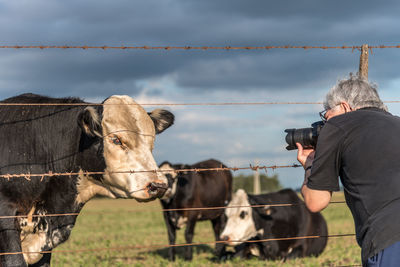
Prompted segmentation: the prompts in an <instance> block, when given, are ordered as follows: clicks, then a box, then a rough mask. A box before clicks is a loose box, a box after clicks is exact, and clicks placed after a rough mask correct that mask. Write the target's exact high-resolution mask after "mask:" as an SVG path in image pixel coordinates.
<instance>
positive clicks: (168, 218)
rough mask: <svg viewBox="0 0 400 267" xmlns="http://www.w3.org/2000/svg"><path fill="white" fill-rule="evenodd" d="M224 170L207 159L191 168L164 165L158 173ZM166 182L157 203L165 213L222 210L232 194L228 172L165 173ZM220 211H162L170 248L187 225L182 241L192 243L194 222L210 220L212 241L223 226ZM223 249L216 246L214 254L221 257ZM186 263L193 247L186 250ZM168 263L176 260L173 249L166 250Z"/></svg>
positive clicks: (166, 163) (216, 237) (229, 173)
mask: <svg viewBox="0 0 400 267" xmlns="http://www.w3.org/2000/svg"><path fill="white" fill-rule="evenodd" d="M218 167H225V166H224V165H223V164H222V163H221V162H219V161H217V160H214V159H210V160H206V161H202V162H199V163H196V164H193V165H182V164H176V165H171V164H170V163H168V162H164V163H162V164H161V165H160V169H161V170H170V169H208V168H218ZM165 174H166V176H167V179H168V189H167V192H166V193H165V195H164V196H163V197H162V198H161V199H160V200H161V205H162V207H163V208H164V209H182V208H199V207H222V206H226V205H227V204H228V202H229V201H230V199H231V194H232V174H231V172H230V171H218V172H217V171H202V172H179V173H174V172H171V173H168V172H167V173H165ZM223 213H224V210H223V209H214V210H183V211H165V212H164V220H165V223H166V225H167V230H168V239H169V243H170V244H171V245H173V244H175V236H176V230H177V229H180V228H182V227H183V226H184V225H186V229H185V239H186V242H187V243H191V242H192V240H193V235H194V228H195V225H196V222H197V221H204V220H210V221H211V223H212V226H213V230H214V235H215V239H216V240H219V235H220V233H221V230H222V229H223V226H224V221H223V220H222V219H223V216H222V215H223ZM224 249H225V245H223V244H217V245H216V254H217V256H221V255H222V254H223V253H224ZM184 257H185V260H191V259H192V246H187V247H185V255H184ZM169 260H171V261H173V260H175V249H174V247H170V248H169Z"/></svg>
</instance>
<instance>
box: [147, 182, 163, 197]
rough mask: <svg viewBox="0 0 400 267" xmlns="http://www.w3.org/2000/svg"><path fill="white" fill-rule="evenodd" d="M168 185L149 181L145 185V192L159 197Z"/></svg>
mask: <svg viewBox="0 0 400 267" xmlns="http://www.w3.org/2000/svg"><path fill="white" fill-rule="evenodd" d="M167 189H168V185H167V184H165V183H161V182H158V181H155V182H151V183H149V184H148V185H147V186H146V190H147V193H149V195H150V196H152V197H154V198H160V197H162V196H163V195H164V193H165V192H166V191H167Z"/></svg>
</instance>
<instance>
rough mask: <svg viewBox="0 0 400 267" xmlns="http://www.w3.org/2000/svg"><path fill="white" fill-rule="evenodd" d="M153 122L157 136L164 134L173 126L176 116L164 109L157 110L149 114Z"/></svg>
mask: <svg viewBox="0 0 400 267" xmlns="http://www.w3.org/2000/svg"><path fill="white" fill-rule="evenodd" d="M147 114H149V116H150V118H151V119H152V120H153V123H154V127H155V129H156V134H159V133H162V132H163V131H165V130H166V129H167V128H168V127H170V126H171V125H172V124H174V119H175V116H174V114H172V113H171V112H169V111H167V110H164V109H155V110H153V111H152V112H149V113H147Z"/></svg>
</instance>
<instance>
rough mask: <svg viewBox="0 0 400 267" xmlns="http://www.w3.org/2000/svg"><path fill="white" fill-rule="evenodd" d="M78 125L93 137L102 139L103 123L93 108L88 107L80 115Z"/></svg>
mask: <svg viewBox="0 0 400 267" xmlns="http://www.w3.org/2000/svg"><path fill="white" fill-rule="evenodd" d="M78 125H79V127H81V129H82V131H83V132H84V133H85V134H86V135H88V136H91V137H95V136H98V137H102V136H103V135H102V134H101V133H102V128H101V121H100V118H99V114H98V113H97V110H96V109H95V108H93V107H87V108H85V109H84V110H82V111H81V112H80V113H79V115H78Z"/></svg>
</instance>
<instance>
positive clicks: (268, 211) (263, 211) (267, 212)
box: [249, 196, 275, 218]
mask: <svg viewBox="0 0 400 267" xmlns="http://www.w3.org/2000/svg"><path fill="white" fill-rule="evenodd" d="M249 203H250V205H252V206H259V205H260V203H259V202H257V201H256V200H255V199H253V198H252V197H250V196H249ZM253 211H255V212H257V214H258V215H260V216H262V217H268V218H270V217H271V215H272V214H273V213H274V211H275V210H274V208H273V207H271V206H269V205H265V206H264V207H253Z"/></svg>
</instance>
